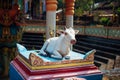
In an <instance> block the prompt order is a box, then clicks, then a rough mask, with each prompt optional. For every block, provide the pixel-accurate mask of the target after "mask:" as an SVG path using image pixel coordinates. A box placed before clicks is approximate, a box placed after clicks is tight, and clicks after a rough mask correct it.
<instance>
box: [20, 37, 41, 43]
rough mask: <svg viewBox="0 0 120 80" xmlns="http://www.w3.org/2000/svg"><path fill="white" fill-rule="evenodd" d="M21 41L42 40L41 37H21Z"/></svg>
mask: <svg viewBox="0 0 120 80" xmlns="http://www.w3.org/2000/svg"><path fill="white" fill-rule="evenodd" d="M22 41H29V42H30V41H32V42H41V41H43V39H41V38H22Z"/></svg>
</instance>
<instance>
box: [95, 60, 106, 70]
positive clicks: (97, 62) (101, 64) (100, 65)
mask: <svg viewBox="0 0 120 80" xmlns="http://www.w3.org/2000/svg"><path fill="white" fill-rule="evenodd" d="M94 64H95V65H96V66H97V65H98V66H97V67H99V69H100V70H106V67H107V64H105V63H102V62H99V61H96V60H94Z"/></svg>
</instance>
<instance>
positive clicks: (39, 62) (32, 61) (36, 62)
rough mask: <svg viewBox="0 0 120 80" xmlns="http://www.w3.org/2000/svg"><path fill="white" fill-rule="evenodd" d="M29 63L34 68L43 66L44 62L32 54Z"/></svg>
mask: <svg viewBox="0 0 120 80" xmlns="http://www.w3.org/2000/svg"><path fill="white" fill-rule="evenodd" d="M29 61H30V64H31V65H32V66H40V65H42V64H43V60H42V59H41V58H40V57H38V56H36V55H35V54H34V53H30V55H29Z"/></svg>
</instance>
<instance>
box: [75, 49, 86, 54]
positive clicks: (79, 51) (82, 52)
mask: <svg viewBox="0 0 120 80" xmlns="http://www.w3.org/2000/svg"><path fill="white" fill-rule="evenodd" d="M73 51H75V52H78V53H81V54H85V53H86V52H85V51H82V50H78V49H73Z"/></svg>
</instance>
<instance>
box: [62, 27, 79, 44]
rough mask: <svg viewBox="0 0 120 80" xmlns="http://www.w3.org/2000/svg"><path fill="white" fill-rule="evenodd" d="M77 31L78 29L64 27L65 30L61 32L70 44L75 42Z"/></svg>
mask: <svg viewBox="0 0 120 80" xmlns="http://www.w3.org/2000/svg"><path fill="white" fill-rule="evenodd" d="M78 32H79V31H78V30H74V29H73V28H71V27H70V28H65V31H64V32H63V34H64V35H65V39H66V40H67V41H69V42H70V43H71V44H75V43H76V39H75V34H77V33H78Z"/></svg>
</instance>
